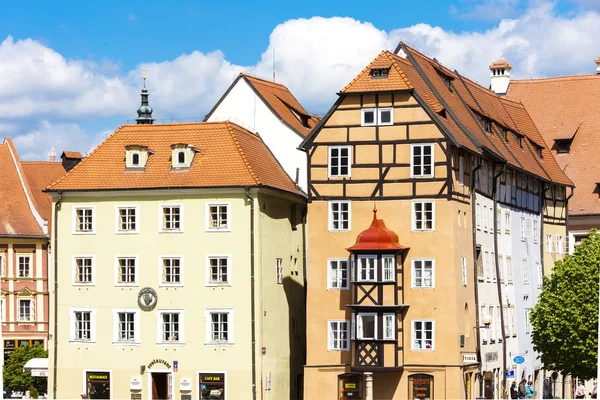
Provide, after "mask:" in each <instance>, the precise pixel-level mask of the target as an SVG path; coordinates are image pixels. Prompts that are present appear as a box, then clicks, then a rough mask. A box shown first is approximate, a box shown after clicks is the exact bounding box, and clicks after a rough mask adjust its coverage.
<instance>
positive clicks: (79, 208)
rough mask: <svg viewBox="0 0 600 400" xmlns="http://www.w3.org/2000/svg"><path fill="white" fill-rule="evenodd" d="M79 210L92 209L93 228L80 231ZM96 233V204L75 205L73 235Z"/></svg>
mask: <svg viewBox="0 0 600 400" xmlns="http://www.w3.org/2000/svg"><path fill="white" fill-rule="evenodd" d="M77 210H92V230H90V231H80V230H78V229H77ZM95 234H96V206H77V205H74V206H73V235H95Z"/></svg>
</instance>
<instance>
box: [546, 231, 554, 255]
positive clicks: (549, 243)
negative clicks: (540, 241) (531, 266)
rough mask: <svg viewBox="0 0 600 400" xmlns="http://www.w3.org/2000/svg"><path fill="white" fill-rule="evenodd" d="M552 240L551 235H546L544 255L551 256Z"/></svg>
mask: <svg viewBox="0 0 600 400" xmlns="http://www.w3.org/2000/svg"><path fill="white" fill-rule="evenodd" d="M553 243H554V242H553V240H552V235H551V234H548V233H547V234H546V253H549V254H552V247H553V246H552V244H553Z"/></svg>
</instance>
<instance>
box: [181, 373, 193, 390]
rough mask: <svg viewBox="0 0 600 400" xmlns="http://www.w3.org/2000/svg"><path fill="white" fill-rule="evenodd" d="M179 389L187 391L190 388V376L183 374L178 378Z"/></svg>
mask: <svg viewBox="0 0 600 400" xmlns="http://www.w3.org/2000/svg"><path fill="white" fill-rule="evenodd" d="M179 390H181V391H188V390H192V378H190V377H189V376H184V377H182V378H179Z"/></svg>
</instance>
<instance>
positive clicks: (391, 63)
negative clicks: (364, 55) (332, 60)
mask: <svg viewBox="0 0 600 400" xmlns="http://www.w3.org/2000/svg"><path fill="white" fill-rule="evenodd" d="M390 54H391V53H390V52H389V51H382V52H381V53H380V54H379V55H378V56H377V57H376V58H375V59H374V60H373V61H372V62H371V63H370V64H369V65H367V67H366V68H365V69H363V70H362V71H361V73H360V74H358V76H357V77H356V78H354V79H353V80H352V82H350V83H349V84H348V85H346V87H345V88H343V89H342V93H362V92H381V91H384V90H388V91H389V90H408V89H412V85H411V84H410V82H409V81H408V79H406V76H404V73H403V72H402V70H401V69H400V68H399V67H398V65H397V63H396V60H395V59H394V58H392V57H390ZM388 67H389V68H390V70H389V72H388V77H387V78H385V79H372V78H371V69H373V68H388Z"/></svg>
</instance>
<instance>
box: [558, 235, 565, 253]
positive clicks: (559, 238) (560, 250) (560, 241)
mask: <svg viewBox="0 0 600 400" xmlns="http://www.w3.org/2000/svg"><path fill="white" fill-rule="evenodd" d="M563 249H564V247H563V237H562V236H557V237H556V253H557V254H562V253H563Z"/></svg>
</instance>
